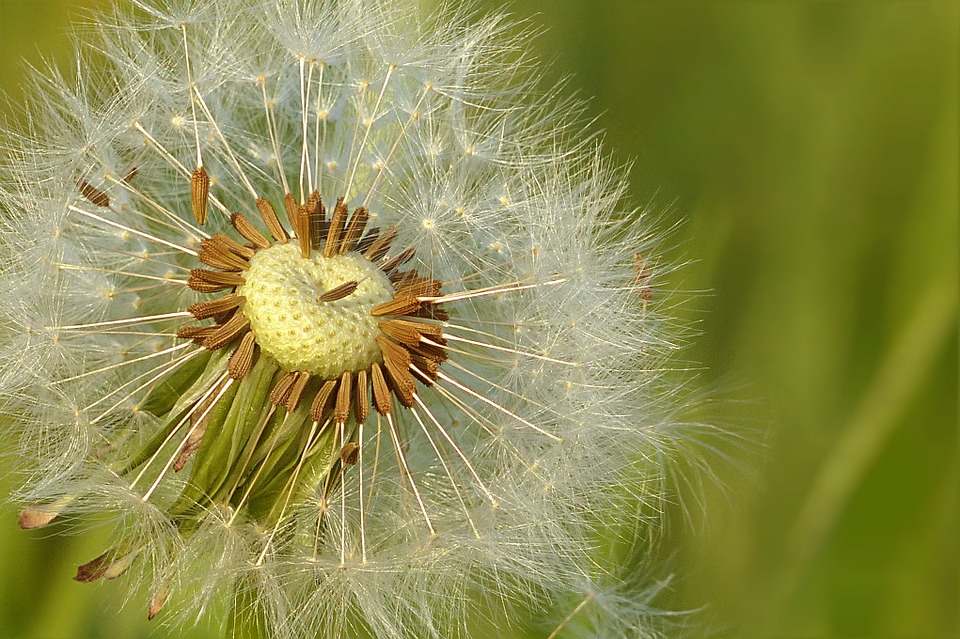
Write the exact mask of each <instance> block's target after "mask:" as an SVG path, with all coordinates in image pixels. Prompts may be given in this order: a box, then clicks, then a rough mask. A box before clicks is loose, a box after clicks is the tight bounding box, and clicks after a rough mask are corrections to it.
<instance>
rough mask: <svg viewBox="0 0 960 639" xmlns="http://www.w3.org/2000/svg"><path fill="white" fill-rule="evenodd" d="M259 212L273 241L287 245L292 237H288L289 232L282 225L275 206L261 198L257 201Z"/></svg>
mask: <svg viewBox="0 0 960 639" xmlns="http://www.w3.org/2000/svg"><path fill="white" fill-rule="evenodd" d="M257 210H258V211H259V212H260V217H261V218H263V223H264V224H266V225H267V230H268V231H270V235H272V236H273V239H275V240H276V241H278V242H280V243H281V244H286V243H287V240H288V239H289V238H290V236H289V235H287V231H286V230H285V229H284V228H283V225H282V224H280V218H278V217H277V212H276V211H275V210H274V209H273V205H272V204H270V202H269V201H268V200H265V199H264V198H259V199H257Z"/></svg>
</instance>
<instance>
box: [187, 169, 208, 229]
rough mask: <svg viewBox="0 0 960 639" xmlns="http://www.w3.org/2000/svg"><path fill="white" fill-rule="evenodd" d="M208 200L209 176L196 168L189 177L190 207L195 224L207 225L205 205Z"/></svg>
mask: <svg viewBox="0 0 960 639" xmlns="http://www.w3.org/2000/svg"><path fill="white" fill-rule="evenodd" d="M209 199H210V176H209V175H207V170H206V169H205V168H203V167H202V166H198V167H197V169H196V170H195V171H194V172H193V175H192V176H190V207H191V208H192V209H193V217H194V218H196V220H197V224H201V225H203V224H206V223H207V203H208V201H209Z"/></svg>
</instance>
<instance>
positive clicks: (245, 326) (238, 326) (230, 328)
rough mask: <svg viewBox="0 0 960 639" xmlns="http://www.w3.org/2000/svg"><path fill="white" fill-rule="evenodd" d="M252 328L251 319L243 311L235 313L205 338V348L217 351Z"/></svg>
mask: <svg viewBox="0 0 960 639" xmlns="http://www.w3.org/2000/svg"><path fill="white" fill-rule="evenodd" d="M249 329H250V320H249V319H247V316H246V315H244V314H243V313H234V314H233V317H231V318H230V319H229V320H227V322H226V323H225V324H222V325H220V326H218V327H217V328H215V329H214V330H213V332H211V333H210V334H209V335H208V336H207V337H206V338H205V339H204V340H203V346H204V348H208V349H210V350H211V351H215V350H217V349H218V348H223V347H224V346H226V345H227V344H229V343H230V342H232V341H233V340H235V339H236V338H238V337H240V335H242V334H244V333H246V332H247V331H248V330H249Z"/></svg>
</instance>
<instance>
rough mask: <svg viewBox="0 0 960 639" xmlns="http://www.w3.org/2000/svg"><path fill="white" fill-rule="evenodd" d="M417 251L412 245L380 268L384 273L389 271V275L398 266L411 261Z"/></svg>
mask: <svg viewBox="0 0 960 639" xmlns="http://www.w3.org/2000/svg"><path fill="white" fill-rule="evenodd" d="M416 252H417V251H416V249H414V248H413V247H412V246H411V247H410V248H408V249H407V250H405V251H403V252H402V253H400V254H399V255H397V256H396V257H393V258H392V259H391V260H390V261H389V262H387V263H386V264H384V265H383V266H381V267H380V269H381V270H382V271H383V272H384V273H387V274H388V275H389V274H390V273H392V272H393V271H395V270H396V269H397V268H399V267H401V266H403V265H404V264H406V263H407V262H409V261H410V260H411V259H413V256H414V255H415V254H416Z"/></svg>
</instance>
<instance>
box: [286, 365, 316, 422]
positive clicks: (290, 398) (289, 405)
mask: <svg viewBox="0 0 960 639" xmlns="http://www.w3.org/2000/svg"><path fill="white" fill-rule="evenodd" d="M309 381H310V373H308V372H306V371H301V372H299V373H297V379H296V380H295V381H294V382H293V386H292V387H291V388H290V393H289V394H288V395H287V397H286V399H285V400H284V402H283V406H284V408H286V409H287V412H288V413H292V412H293V411H295V410H297V406H299V405H300V398H301V397H302V396H303V390H304V389H305V388H306V387H307V383H308V382H309Z"/></svg>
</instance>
